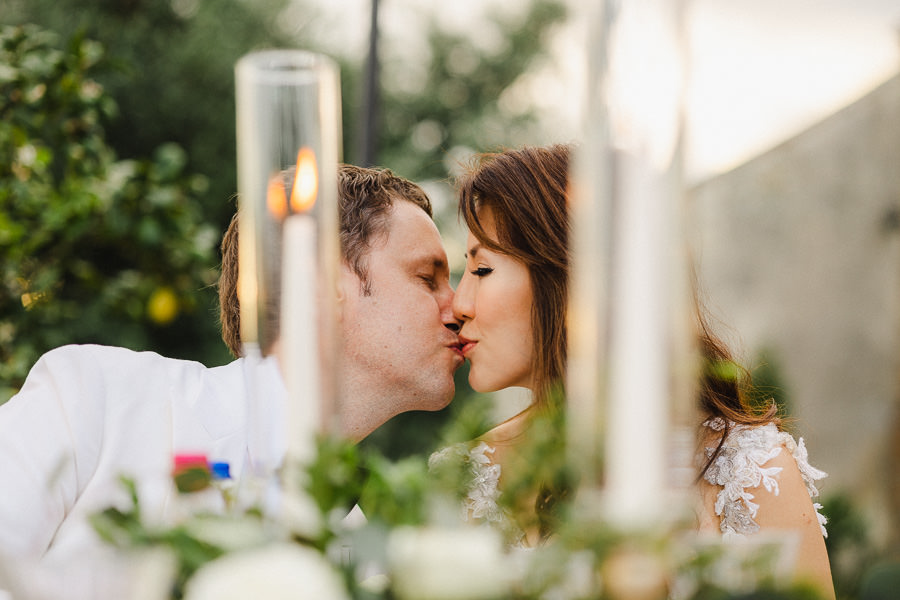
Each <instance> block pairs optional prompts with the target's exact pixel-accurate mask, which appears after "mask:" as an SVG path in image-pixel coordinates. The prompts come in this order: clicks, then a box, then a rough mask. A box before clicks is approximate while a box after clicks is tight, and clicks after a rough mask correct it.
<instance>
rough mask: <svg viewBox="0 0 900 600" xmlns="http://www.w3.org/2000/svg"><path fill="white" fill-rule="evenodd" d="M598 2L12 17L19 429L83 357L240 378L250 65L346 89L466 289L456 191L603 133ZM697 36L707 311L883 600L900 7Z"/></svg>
mask: <svg viewBox="0 0 900 600" xmlns="http://www.w3.org/2000/svg"><path fill="white" fill-rule="evenodd" d="M588 4H589V3H586V2H585V3H582V2H578V1H577V0H516V1H510V0H506V1H501V0H455V1H454V2H452V3H441V2H427V1H425V0H378V1H377V2H375V1H373V0H340V1H327V0H253V1H251V0H93V1H89V0H4V2H3V3H2V4H0V278H2V280H0V403H2V402H4V401H5V400H6V399H8V398H9V397H10V396H11V395H12V394H13V393H15V391H16V390H17V389H18V387H19V386H20V385H21V383H22V381H23V379H24V376H25V375H26V374H27V372H28V369H29V368H30V367H31V365H32V364H33V363H34V362H35V361H36V360H37V358H38V357H39V356H40V354H41V353H43V352H45V351H46V350H48V349H50V348H53V347H56V346H59V345H62V344H67V343H103V344H113V345H119V346H126V347H130V348H134V349H138V350H154V351H157V352H159V353H161V354H164V355H166V356H171V357H177V358H185V359H193V360H199V361H201V362H203V363H205V364H207V365H211V366H212V365H218V364H223V363H225V362H227V361H228V360H230V357H229V355H228V352H227V350H226V348H225V346H224V344H222V342H221V340H220V337H219V324H218V305H217V301H216V288H215V282H216V278H217V276H218V263H219V255H218V244H219V242H220V240H221V235H222V233H223V231H224V229H225V227H226V226H227V223H228V221H229V219H230V217H231V215H232V214H233V213H234V211H235V208H236V202H235V199H234V193H235V191H236V181H235V173H236V165H235V140H234V130H235V112H234V75H233V68H234V64H235V62H236V61H237V59H238V58H239V57H240V56H242V55H243V54H246V53H247V52H250V51H252V50H254V49H259V48H265V47H276V46H277V47H299V48H306V49H311V50H315V51H320V52H325V53H328V54H329V55H331V56H332V57H334V58H335V59H336V60H337V61H338V62H339V63H340V66H341V79H342V94H343V127H344V129H343V146H344V151H343V157H344V160H345V161H346V162H350V163H356V164H376V165H382V166H386V167H389V168H391V169H392V170H394V171H395V172H397V173H398V174H400V175H402V176H404V177H407V178H410V179H412V180H414V181H417V182H419V183H421V184H422V185H423V186H424V187H425V189H426V190H427V191H428V192H429V195H430V196H431V197H432V200H433V201H434V203H435V208H436V220H437V222H438V225H439V227H440V229H441V231H442V232H443V233H444V235H445V240H446V243H447V247H448V254H449V256H450V260H451V264H452V266H453V267H454V271H455V272H456V273H457V275H458V272H459V269H460V268H461V266H462V258H463V251H464V250H463V248H464V247H463V244H464V241H465V234H464V232H463V231H461V229H460V227H459V224H458V222H457V219H456V209H455V202H454V196H453V188H452V177H453V175H454V173H455V172H456V170H457V169H458V168H459V165H460V164H462V163H463V162H464V161H465V160H466V158H467V157H468V156H470V155H471V154H472V153H473V152H476V151H485V150H492V149H497V148H500V147H503V146H518V145H521V144H526V143H528V144H545V143H550V142H577V141H578V140H579V139H582V137H583V135H584V133H585V132H584V131H582V127H581V123H582V112H583V111H582V107H583V104H584V102H583V100H584V96H585V90H584V81H585V73H584V69H585V68H586V67H585V65H586V56H585V52H586V50H585V49H586V48H587V47H588V42H589V41H590V35H591V34H590V29H589V27H588V19H587V16H588V10H587V5H588ZM373 16H374V17H375V19H374V23H375V24H376V25H377V27H375V28H373V27H372V24H373ZM686 16H687V18H686V22H685V34H686V40H687V44H688V50H689V53H690V54H689V55H690V58H691V77H690V82H689V90H690V91H689V96H688V110H687V114H686V123H687V133H688V137H687V139H688V144H687V149H686V173H687V181H688V184H689V194H688V200H689V208H690V219H689V221H690V223H691V225H692V231H691V239H692V242H693V244H692V245H693V248H694V252H695V258H696V260H697V268H698V273H699V275H700V279H701V281H702V286H703V292H704V300H705V303H706V305H707V307H708V308H709V310H710V311H711V312H712V313H713V315H714V316H715V317H716V318H717V319H718V320H719V321H720V322H721V327H720V333H721V334H722V335H723V336H724V337H725V338H726V339H727V340H728V341H729V342H730V343H731V345H732V346H733V348H734V349H735V350H736V352H737V353H738V355H739V356H740V357H741V358H742V359H743V362H744V363H745V364H746V366H747V367H748V368H749V369H750V371H751V373H752V374H753V375H754V377H755V379H756V383H757V384H759V386H760V388H761V389H762V391H763V393H766V394H768V395H771V396H774V397H775V398H776V399H777V400H778V401H779V402H780V403H781V404H782V406H783V407H784V410H785V411H786V412H787V413H788V414H789V415H790V416H791V423H792V426H793V427H794V428H795V430H796V433H799V434H802V435H803V436H804V437H805V438H806V441H807V445H808V447H809V449H810V454H811V457H812V463H813V464H814V465H815V466H817V467H820V468H822V469H824V470H826V471H828V472H829V473H830V477H829V479H828V480H826V483H825V485H824V489H823V496H824V498H825V504H826V514H828V515H829V516H830V518H831V519H832V523H831V526H830V533H831V535H830V537H829V550H830V551H831V552H832V557H833V561H834V568H835V573H836V578H837V581H838V588H839V592H840V594H842V597H846V598H851V597H861V596H860V594H862V593H863V591H864V590H866V589H869V588H867V587H866V586H869V587H872V586H876V585H878V583H877V581H875V583H872V581H873V580H877V577H876V575H877V574H878V573H880V571H879V570H878V569H879V568H880V567H879V564H881V563H883V562H884V561H885V560H887V559H890V558H891V557H893V559H894V560H896V558H897V553H898V544H900V520H898V515H900V500H898V499H900V468H898V467H897V464H898V462H900V360H898V357H900V235H898V234H900V170H898V164H900V75H898V64H900V60H898V55H900V52H898V49H900V29H898V27H900V5H898V3H897V2H896V1H895V0H852V1H851V0H817V1H816V2H812V1H810V0H777V1H776V0H755V1H753V2H750V1H749V0H730V1H729V2H717V1H715V0H695V1H694V2H692V3H690V4H689V10H688V12H687V15H686ZM373 32H374V34H375V35H373ZM373 49H374V52H373ZM376 59H377V60H376ZM465 375H466V374H465V372H464V371H463V372H461V373H460V374H459V377H458V383H459V385H458V390H459V392H458V398H457V401H456V402H454V403H453V404H452V405H451V407H450V408H448V409H446V410H445V411H442V412H440V413H412V414H409V415H402V416H401V417H398V418H397V419H395V420H394V421H392V422H391V423H390V424H389V426H388V427H386V428H384V429H383V430H381V431H380V432H378V433H377V434H376V435H374V436H373V437H372V438H371V440H369V441H368V443H369V444H372V445H374V446H377V447H379V448H380V449H382V450H383V451H384V452H386V453H387V454H389V455H391V456H401V455H403V454H406V453H410V452H428V451H430V450H432V449H434V448H435V447H437V446H439V445H440V444H441V442H440V441H439V440H438V436H439V433H438V432H439V431H440V430H441V428H442V427H443V425H444V424H445V423H447V422H448V421H449V420H450V419H451V418H452V417H454V416H459V415H460V413H462V412H464V411H465V410H466V409H471V408H474V412H475V413H476V416H475V417H472V418H473V419H474V420H481V421H485V422H486V421H490V420H492V419H497V418H499V417H500V415H501V414H502V412H503V411H504V410H505V411H509V410H514V408H510V407H511V406H514V405H516V403H518V402H521V401H522V397H521V395H519V396H517V397H516V394H512V396H514V397H512V398H499V399H496V398H495V399H493V400H494V401H493V402H492V401H489V399H488V398H485V397H483V396H478V395H474V394H473V393H472V392H471V390H470V389H469V388H468V386H467V385H466V383H465ZM504 407H506V408H504ZM498 411H499V412H498ZM873 573H875V574H876V575H873Z"/></svg>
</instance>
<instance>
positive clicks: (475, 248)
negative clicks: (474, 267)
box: [465, 244, 481, 258]
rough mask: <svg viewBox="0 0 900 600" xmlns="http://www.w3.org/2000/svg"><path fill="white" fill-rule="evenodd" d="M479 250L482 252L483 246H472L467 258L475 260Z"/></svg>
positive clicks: (466, 255)
mask: <svg viewBox="0 0 900 600" xmlns="http://www.w3.org/2000/svg"><path fill="white" fill-rule="evenodd" d="M479 250H481V244H475V245H474V246H472V248H470V249H469V251H468V252H466V254H465V257H466V258H470V257H471V258H475V255H476V254H478V251H479Z"/></svg>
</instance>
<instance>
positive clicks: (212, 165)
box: [0, 0, 311, 232]
mask: <svg viewBox="0 0 900 600" xmlns="http://www.w3.org/2000/svg"><path fill="white" fill-rule="evenodd" d="M286 5H287V1H286V0H254V1H253V2H235V1H233V0H203V1H202V2H201V1H199V0H182V1H180V2H169V1H168V0H127V1H118V0H102V1H97V2H84V1H83V0H7V1H5V2H3V3H2V5H0V22H4V23H12V24H22V23H34V24H38V25H40V26H42V27H44V28H46V29H50V30H52V31H55V32H57V33H59V34H61V35H63V36H73V35H81V36H84V37H86V38H89V39H93V40H97V41H98V42H100V43H102V44H103V46H104V47H105V48H106V49H107V52H108V56H109V57H110V59H109V60H108V61H107V62H106V63H105V64H104V65H103V66H102V68H101V69H99V70H98V71H97V72H96V74H95V75H94V77H95V79H96V80H97V81H98V82H99V83H100V84H101V85H102V86H103V87H104V89H106V90H107V93H108V94H109V96H110V97H111V98H113V99H114V100H115V101H116V103H117V105H118V106H119V107H120V111H121V112H120V114H119V115H118V117H117V118H116V119H115V120H114V121H111V122H110V123H108V125H107V141H108V143H109V145H110V146H111V147H112V148H114V149H115V151H116V153H117V154H118V155H119V156H121V157H123V158H135V159H144V158H147V157H149V156H152V154H153V152H154V149H155V148H157V147H159V146H161V145H163V144H166V143H170V142H174V143H176V144H178V145H179V146H181V147H182V148H184V149H185V151H186V157H187V164H186V168H187V170H189V171H190V172H193V173H201V174H203V175H204V176H206V178H207V179H208V180H209V186H208V189H204V190H202V191H200V192H199V193H198V194H197V198H198V200H199V201H200V203H201V206H202V207H203V211H204V214H205V215H206V218H207V219H208V220H209V221H210V222H211V223H213V224H214V226H215V227H216V231H217V232H221V231H223V230H224V228H225V225H226V224H227V223H228V219H229V218H230V217H231V214H232V212H233V211H234V205H233V203H232V202H230V201H229V199H230V198H231V197H232V196H233V194H234V193H235V191H236V189H237V188H236V183H235V182H236V171H237V169H236V166H235V165H236V153H235V103H234V64H235V62H237V60H238V58H240V57H241V56H242V55H244V54H246V53H247V52H250V51H251V50H254V49H257V48H260V47H276V46H280V47H290V46H296V45H297V43H296V42H295V41H294V40H293V39H292V38H291V37H289V36H288V34H287V33H286V31H287V30H286V26H287V22H286V17H285V16H284V15H283V11H284V8H285V6H286ZM296 11H299V13H301V14H303V15H304V17H305V18H307V19H309V18H310V16H311V11H310V8H309V7H308V6H307V7H305V8H303V7H299V6H298V7H297V9H296Z"/></svg>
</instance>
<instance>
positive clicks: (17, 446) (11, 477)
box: [0, 346, 106, 557]
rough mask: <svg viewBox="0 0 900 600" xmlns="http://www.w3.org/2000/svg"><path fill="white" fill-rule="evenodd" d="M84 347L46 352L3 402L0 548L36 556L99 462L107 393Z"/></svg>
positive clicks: (0, 419) (12, 553) (0, 409)
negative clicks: (19, 385)
mask: <svg viewBox="0 0 900 600" xmlns="http://www.w3.org/2000/svg"><path fill="white" fill-rule="evenodd" d="M88 348H89V347H79V346H66V347H63V348H58V349H56V350H52V351H50V352H48V353H47V354H45V355H44V356H43V357H42V358H41V359H40V360H39V361H38V362H37V363H36V364H35V366H34V367H33V368H32V370H31V372H30V373H29V375H28V378H27V380H26V381H25V385H24V386H23V387H22V389H21V391H20V392H19V393H18V394H17V395H16V396H14V397H13V398H12V399H10V400H9V402H7V403H6V404H4V405H3V406H0V489H2V492H0V554H5V555H8V556H14V557H28V556H32V557H37V556H41V555H42V554H43V553H44V552H45V551H46V550H47V548H48V547H49V545H50V543H51V541H52V540H53V537H54V535H55V533H56V531H57V529H58V528H59V526H60V524H61V523H62V522H63V520H64V519H65V518H66V515H67V514H69V512H70V511H71V510H72V508H73V506H74V504H75V502H76V501H77V499H78V497H79V494H80V490H81V489H82V486H83V485H84V484H85V481H86V480H88V479H89V478H90V476H91V474H92V473H93V471H94V469H95V468H96V465H97V462H98V460H99V456H100V449H101V447H102V444H103V431H104V413H105V404H106V398H105V390H104V385H103V377H102V372H101V369H100V368H98V367H101V365H98V364H96V361H95V360H92V358H93V357H92V355H91V353H90V351H89V350H88Z"/></svg>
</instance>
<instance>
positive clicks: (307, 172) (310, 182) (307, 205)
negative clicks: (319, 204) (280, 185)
mask: <svg viewBox="0 0 900 600" xmlns="http://www.w3.org/2000/svg"><path fill="white" fill-rule="evenodd" d="M318 191H319V175H318V173H317V172H316V154H315V153H314V152H313V151H312V150H311V149H310V148H300V151H299V152H298V153H297V172H296V173H295V175H294V187H293V189H292V190H291V211H292V212H306V211H308V210H310V209H311V208H312V207H313V205H314V204H315V203H316V194H318Z"/></svg>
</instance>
